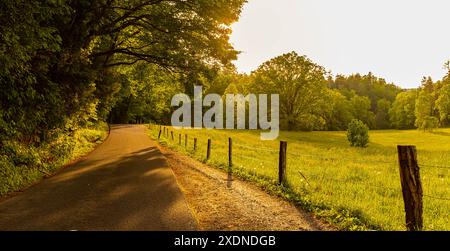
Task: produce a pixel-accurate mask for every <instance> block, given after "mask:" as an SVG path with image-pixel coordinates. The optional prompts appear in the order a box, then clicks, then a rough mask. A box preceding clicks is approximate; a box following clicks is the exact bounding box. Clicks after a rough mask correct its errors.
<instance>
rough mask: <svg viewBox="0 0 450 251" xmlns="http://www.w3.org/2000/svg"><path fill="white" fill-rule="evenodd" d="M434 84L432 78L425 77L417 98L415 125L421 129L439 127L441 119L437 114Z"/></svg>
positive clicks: (428, 129) (426, 129) (427, 129)
mask: <svg viewBox="0 0 450 251" xmlns="http://www.w3.org/2000/svg"><path fill="white" fill-rule="evenodd" d="M434 88H435V87H434V84H433V81H432V80H431V79H430V78H427V79H424V81H423V84H422V88H421V90H420V91H419V93H418V96H417V100H416V110H415V115H416V122H415V125H416V127H417V128H419V129H420V130H424V131H430V130H433V129H434V128H437V127H438V125H439V119H438V118H437V117H436V116H435V114H436V110H435V101H436V99H435V96H434V91H435V89H434Z"/></svg>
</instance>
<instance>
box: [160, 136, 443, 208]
mask: <svg viewBox="0 0 450 251" xmlns="http://www.w3.org/2000/svg"><path fill="white" fill-rule="evenodd" d="M161 130H162V129H161ZM157 131H159V129H158V130H157ZM157 133H158V132H157ZM161 137H164V138H166V139H167V140H170V139H171V134H170V131H169V133H167V136H166V134H165V133H164V132H162V133H161ZM177 140H178V139H177V138H176V137H175V135H174V141H177ZM182 140H183V138H182ZM233 146H236V147H238V148H242V149H247V150H252V151H265V152H270V153H279V150H276V149H271V148H266V147H258V146H248V145H244V144H240V143H233ZM197 147H198V148H200V146H199V145H198V146H197ZM286 154H287V155H289V156H291V157H294V158H300V157H309V158H314V159H316V160H322V161H342V160H345V161H351V162H353V163H377V164H380V163H381V164H389V165H398V162H397V160H395V161H382V160H361V159H354V158H329V157H324V156H323V155H317V154H299V153H292V152H289V151H288V152H287V153H286ZM233 157H234V158H242V159H247V160H251V161H255V162H258V163H264V164H268V165H276V163H277V162H278V159H277V160H274V161H273V162H271V161H268V160H265V159H259V158H255V157H250V156H247V155H242V154H235V155H234V156H233ZM221 159H223V158H221ZM225 161H226V160H225ZM419 166H422V167H431V168H439V169H450V166H443V165H429V164H423V163H420V164H419ZM298 172H299V174H300V176H301V178H302V179H303V180H304V181H306V183H307V184H308V185H309V186H311V185H310V181H311V179H309V178H308V177H307V176H306V175H305V174H304V173H303V172H300V171H298ZM254 175H256V173H255V174H254ZM313 180H315V181H317V182H319V183H320V184H318V185H316V187H317V188H318V189H319V190H322V188H321V186H322V183H323V182H324V181H333V182H338V183H342V184H345V183H347V182H349V180H347V179H336V178H330V177H325V176H322V177H318V178H317V179H313ZM358 183H359V184H360V185H362V186H368V187H373V188H378V189H385V190H390V191H393V192H396V193H399V195H400V194H401V188H400V187H398V188H394V187H388V186H379V185H374V184H370V183H361V182H358ZM319 186H320V187H319ZM309 191H310V192H315V191H311V190H309ZM422 196H423V197H426V198H429V199H434V200H440V201H450V198H446V197H441V196H436V195H430V194H422Z"/></svg>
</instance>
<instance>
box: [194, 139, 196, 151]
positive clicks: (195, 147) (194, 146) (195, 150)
mask: <svg viewBox="0 0 450 251" xmlns="http://www.w3.org/2000/svg"><path fill="white" fill-rule="evenodd" d="M195 151H197V138H194V152H195Z"/></svg>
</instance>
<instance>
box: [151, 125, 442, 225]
mask: <svg viewBox="0 0 450 251" xmlns="http://www.w3.org/2000/svg"><path fill="white" fill-rule="evenodd" d="M150 128H151V130H150V133H151V135H152V137H154V138H157V136H158V132H159V127H158V126H151V127H150ZM168 128H169V130H171V131H173V132H174V140H173V141H172V139H171V136H170V133H169V137H168V138H166V137H164V135H162V139H161V140H162V141H163V143H165V144H167V145H168V146H170V147H171V148H173V149H176V150H178V151H181V152H184V153H187V154H190V155H191V156H193V157H194V158H196V159H198V160H205V157H206V145H207V139H208V138H210V139H212V155H211V159H210V160H209V161H208V163H209V164H210V165H212V166H217V167H226V166H227V163H228V137H231V138H232V139H233V164H234V167H233V168H234V171H235V173H237V174H239V175H244V176H254V177H258V178H260V179H262V180H268V181H271V182H272V183H273V184H275V183H276V180H277V178H278V149H279V141H261V140H260V137H259V136H260V132H259V131H228V130H206V129H202V130H174V129H172V128H170V127H168ZM180 133H181V134H182V135H183V136H182V144H181V145H179V143H178V135H179V134H180ZM185 134H187V135H188V147H187V149H186V148H185V142H184V135H185ZM193 138H197V139H198V143H197V151H196V152H195V153H194V152H193ZM279 140H285V141H287V142H288V158H287V177H288V183H289V187H290V192H291V193H293V194H294V195H296V196H298V197H299V198H300V199H301V201H302V204H303V205H306V206H308V207H309V209H310V210H311V211H314V212H315V213H316V214H318V215H319V216H322V217H324V218H325V219H327V220H329V221H331V222H333V223H336V224H337V225H338V227H339V228H341V229H348V230H356V229H370V228H375V229H384V230H404V229H405V227H404V225H405V224H404V208H403V199H402V195H401V188H400V178H399V172H398V163H397V162H398V161H397V148H396V147H397V145H399V144H400V145H403V144H407V145H415V146H416V147H417V150H418V159H419V162H420V164H421V177H422V182H423V189H424V194H425V195H427V196H425V197H424V225H425V230H449V229H450V215H449V212H450V201H449V200H444V199H450V169H449V168H450V129H442V130H439V131H437V132H434V133H425V132H419V131H415V130H412V131H394V130H392V131H371V132H370V140H371V143H370V145H369V147H368V148H353V147H350V146H349V143H348V142H347V139H346V134H345V133H344V132H282V133H281V135H280V138H279ZM447 166H449V167H448V168H446V167H447ZM428 196H431V197H436V198H431V197H428ZM287 197H288V198H289V195H287ZM438 198H443V199H438ZM336 212H339V213H336ZM355 218H356V219H357V220H355Z"/></svg>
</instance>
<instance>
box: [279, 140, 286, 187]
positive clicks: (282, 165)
mask: <svg viewBox="0 0 450 251" xmlns="http://www.w3.org/2000/svg"><path fill="white" fill-rule="evenodd" d="M286 152H287V142H286V141H280V158H279V162H278V184H280V185H283V184H285V182H286Z"/></svg>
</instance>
